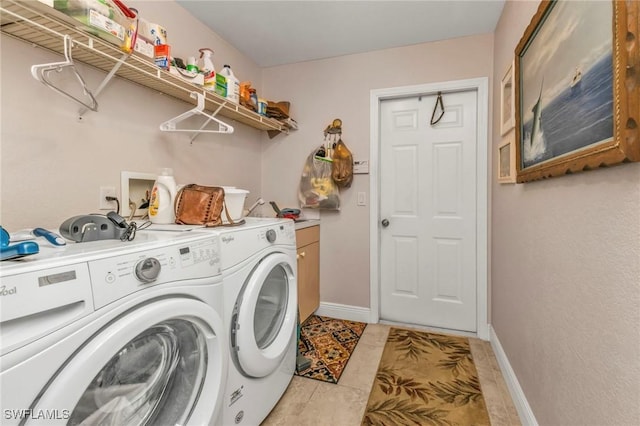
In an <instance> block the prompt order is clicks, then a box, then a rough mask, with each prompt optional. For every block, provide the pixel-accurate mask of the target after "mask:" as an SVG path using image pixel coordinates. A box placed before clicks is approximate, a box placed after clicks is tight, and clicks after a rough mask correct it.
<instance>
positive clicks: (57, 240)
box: [31, 228, 67, 246]
mask: <svg viewBox="0 0 640 426" xmlns="http://www.w3.org/2000/svg"><path fill="white" fill-rule="evenodd" d="M31 232H32V233H33V235H35V236H36V237H44V238H45V239H46V240H47V241H49V242H50V243H51V244H53V245H54V246H64V245H66V244H67V242H66V241H65V240H64V238H62V237H61V236H60V235H58V234H56V233H54V232H51V231H49V230H47V229H44V228H35V229H34V230H33V231H31Z"/></svg>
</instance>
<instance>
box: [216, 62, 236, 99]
mask: <svg viewBox="0 0 640 426" xmlns="http://www.w3.org/2000/svg"><path fill="white" fill-rule="evenodd" d="M219 74H220V75H223V76H225V77H226V78H227V99H229V100H230V101H231V102H234V103H236V104H237V103H240V81H239V80H238V79H237V78H236V76H235V75H233V71H231V67H230V66H229V65H225V66H224V68H222V70H221V71H220V73H219Z"/></svg>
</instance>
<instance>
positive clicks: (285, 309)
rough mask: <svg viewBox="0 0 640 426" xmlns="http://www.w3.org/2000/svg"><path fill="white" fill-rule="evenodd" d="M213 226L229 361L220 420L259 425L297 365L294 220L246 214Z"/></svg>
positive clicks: (275, 402) (224, 422)
mask: <svg viewBox="0 0 640 426" xmlns="http://www.w3.org/2000/svg"><path fill="white" fill-rule="evenodd" d="M245 220H246V224H244V225H241V226H237V227H219V228H215V231H216V232H218V233H219V236H220V258H221V264H222V280H223V287H224V298H225V310H224V323H225V327H226V329H227V331H228V333H229V343H230V348H229V349H230V362H229V374H228V378H227V386H226V390H225V393H224V401H223V411H222V413H223V414H222V415H223V424H224V425H225V426H226V425H234V424H241V425H251V426H254V425H259V424H260V422H262V420H264V418H265V417H266V416H267V415H268V414H269V412H270V411H271V410H272V409H273V407H275V405H276V404H277V402H278V400H279V399H280V397H281V396H282V394H283V393H284V391H285V390H286V389H287V386H288V385H289V383H290V381H291V379H292V377H293V373H294V370H295V363H296V350H297V345H296V343H297V309H298V290H297V261H296V244H295V241H296V240H295V238H296V237H295V227H294V223H293V221H292V220H287V219H285V220H282V219H264V218H263V219H260V218H245Z"/></svg>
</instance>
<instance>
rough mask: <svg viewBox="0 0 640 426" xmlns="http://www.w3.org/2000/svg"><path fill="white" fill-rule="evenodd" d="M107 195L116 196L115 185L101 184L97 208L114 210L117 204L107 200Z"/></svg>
mask: <svg viewBox="0 0 640 426" xmlns="http://www.w3.org/2000/svg"><path fill="white" fill-rule="evenodd" d="M107 197H116V187H115V186H101V187H100V202H99V203H98V208H99V209H100V210H114V211H115V210H116V209H117V208H118V204H117V203H116V202H115V201H107Z"/></svg>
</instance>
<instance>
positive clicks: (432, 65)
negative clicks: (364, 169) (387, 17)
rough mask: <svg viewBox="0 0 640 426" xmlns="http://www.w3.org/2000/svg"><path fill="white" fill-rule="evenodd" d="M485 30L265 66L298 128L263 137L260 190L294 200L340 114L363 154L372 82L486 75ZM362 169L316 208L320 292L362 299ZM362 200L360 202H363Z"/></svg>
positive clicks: (338, 299) (365, 233)
mask: <svg viewBox="0 0 640 426" xmlns="http://www.w3.org/2000/svg"><path fill="white" fill-rule="evenodd" d="M492 57H493V35H492V34H485V35H480V36H473V37H464V38H458V39H453V40H446V41H441V42H437V43H426V44H419V45H414V46H408V47H402V48H395V49H386V50H380V51H375V52H370V53H364V54H358V55H348V56H342V57H338V58H332V59H326V60H319V61H310V62H302V63H297V64H293V65H284V66H279V67H272V68H267V69H265V70H264V71H263V83H264V87H265V93H266V94H267V97H268V98H270V99H282V100H290V101H291V105H292V107H291V112H292V115H293V117H294V118H295V119H296V120H297V121H298V123H299V124H300V129H299V130H298V131H296V132H292V133H291V134H290V135H289V136H286V137H284V136H279V137H278V138H276V139H274V140H272V141H267V140H265V143H264V154H263V160H262V161H263V166H262V167H263V193H264V195H265V196H266V197H268V198H267V199H276V200H278V201H279V203H280V204H281V205H286V206H297V205H298V201H297V186H298V182H299V179H300V173H301V171H302V167H303V165H304V162H305V160H306V158H307V156H308V155H309V154H310V153H311V152H312V151H313V150H314V149H315V148H316V147H318V146H319V145H321V144H322V143H323V130H324V129H325V127H326V126H327V125H328V124H330V123H331V121H332V120H333V119H334V118H340V119H342V123H343V125H342V128H343V135H342V136H343V140H344V141H345V143H346V144H347V146H348V147H349V149H350V150H351V151H352V152H353V155H354V158H355V159H356V160H360V159H364V160H367V159H369V144H370V139H369V135H370V132H369V130H370V123H369V114H370V103H369V96H370V91H371V90H372V89H381V88H389V87H398V86H406V85H415V84H423V83H433V82H438V81H451V80H460V79H468V78H475V77H490V76H491V75H492V74H493V60H492ZM359 191H363V192H366V193H367V201H368V200H369V198H370V196H369V175H355V178H354V181H353V184H352V186H351V188H349V189H346V190H344V191H342V193H341V210H340V212H339V213H338V212H330V211H326V212H325V211H322V212H321V220H322V226H321V228H320V258H321V259H320V264H321V265H320V281H321V285H320V299H321V301H322V302H330V303H338V304H344V305H353V306H359V307H368V306H369V206H368V205H367V206H366V207H361V206H357V205H356V200H357V192H359ZM367 204H368V203H367Z"/></svg>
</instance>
